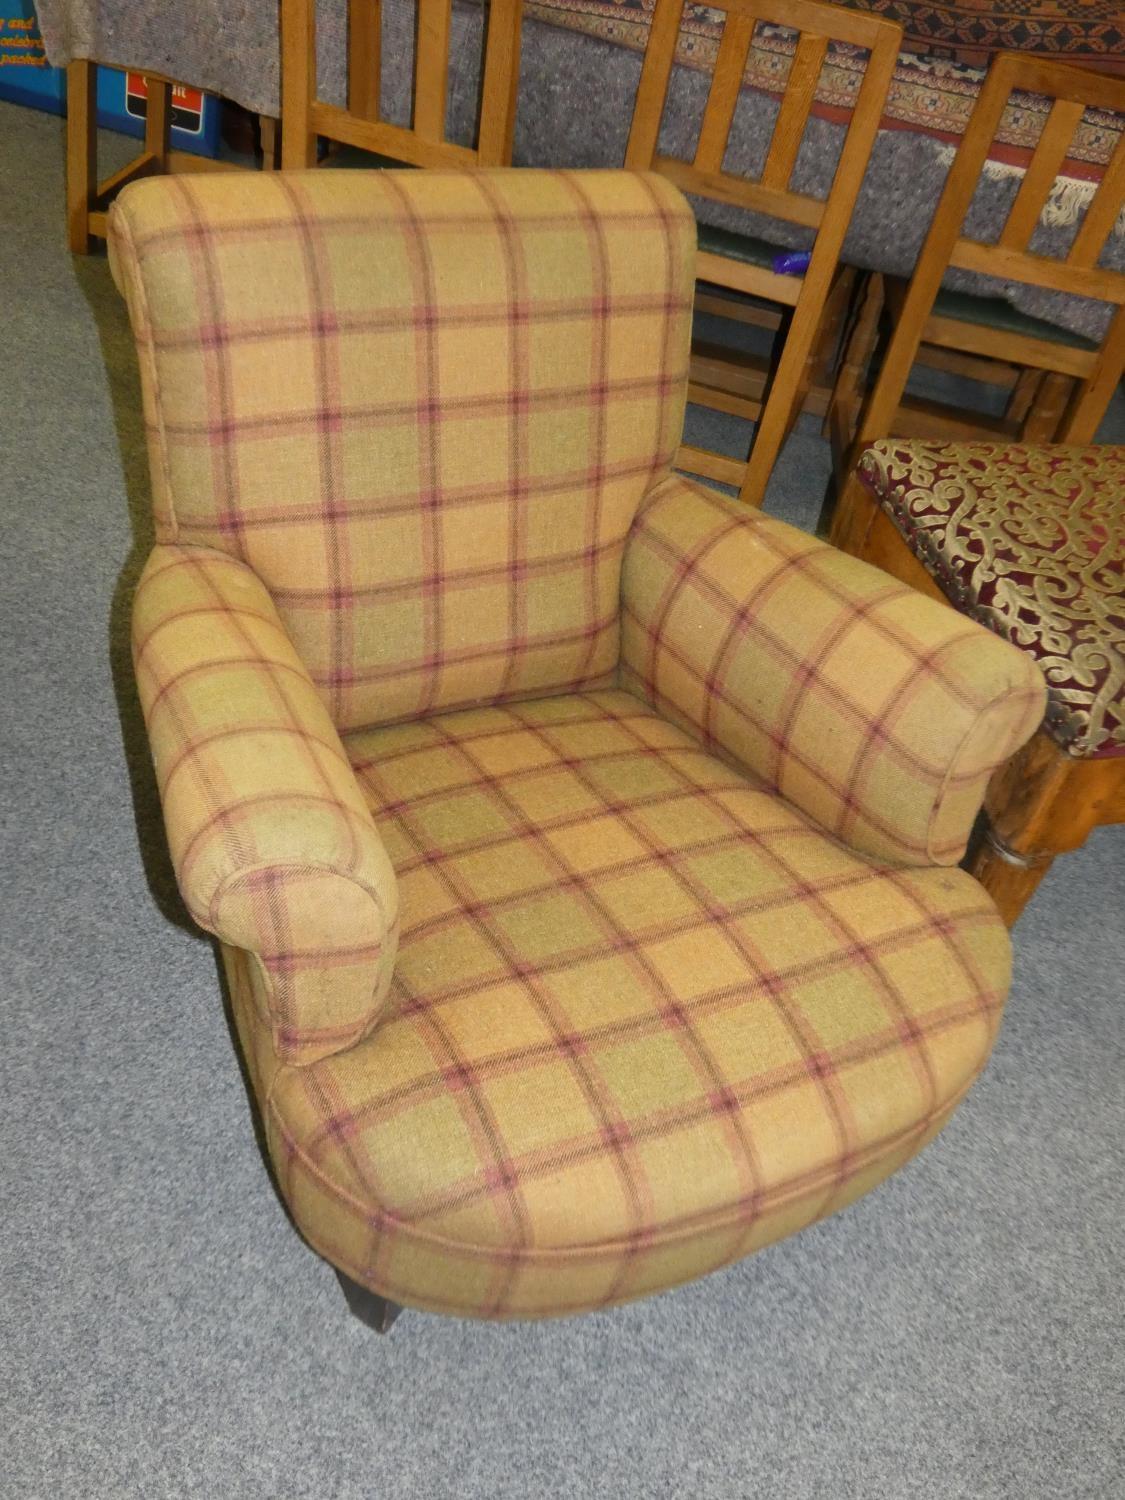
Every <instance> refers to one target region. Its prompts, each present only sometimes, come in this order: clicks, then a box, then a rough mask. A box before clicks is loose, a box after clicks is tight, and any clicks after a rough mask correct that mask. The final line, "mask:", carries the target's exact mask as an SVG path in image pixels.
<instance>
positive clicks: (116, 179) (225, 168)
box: [66, 57, 241, 255]
mask: <svg viewBox="0 0 1125 1500" xmlns="http://www.w3.org/2000/svg"><path fill="white" fill-rule="evenodd" d="M101 66H104V65H101ZM98 67H99V64H98V63H97V62H95V61H93V60H92V59H90V58H85V57H80V58H75V59H74V61H73V62H71V63H69V64H68V65H67V70H66V101H67V103H66V226H67V243H68V244H69V246H70V249H71V250H72V251H73V252H74V254H76V255H86V254H88V253H89V250H90V242H91V240H93V239H102V240H104V239H105V233H106V215H107V213H108V211H109V206H110V204H111V203H112V202H113V200H114V198H115V197H116V196H117V194H118V193H119V192H120V191H121V189H122V188H123V187H124V186H125V184H126V183H128V182H136V181H137V180H138V179H139V178H141V177H152V176H155V175H157V174H159V173H163V172H235V171H239V170H241V168H240V167H239V166H238V164H237V163H234V162H228V161H219V160H217V159H213V158H211V157H207V156H196V155H195V154H194V153H192V152H190V151H174V150H173V149H172V147H171V144H170V142H171V131H172V90H173V89H174V88H175V87H176V85H175V84H174V83H173V81H172V80H171V79H170V78H165V77H164V76H163V75H162V74H160V73H145V74H144V80H145V84H146V86H147V90H148V98H147V103H146V108H145V135H144V148H143V150H142V151H141V152H140V154H139V155H137V156H135V157H134V158H133V159H132V161H130V162H127V163H126V164H125V166H123V167H122V168H121V169H120V170H119V171H117V172H114V173H113V174H112V175H111V176H109V177H106V178H105V179H103V180H102V181H99V180H98V120H97V115H98V111H97V78H98Z"/></svg>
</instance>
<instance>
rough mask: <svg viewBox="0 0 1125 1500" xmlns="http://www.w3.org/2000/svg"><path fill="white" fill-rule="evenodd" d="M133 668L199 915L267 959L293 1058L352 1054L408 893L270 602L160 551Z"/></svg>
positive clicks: (245, 572) (206, 552) (205, 555)
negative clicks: (401, 897)
mask: <svg viewBox="0 0 1125 1500" xmlns="http://www.w3.org/2000/svg"><path fill="white" fill-rule="evenodd" d="M133 659H134V663H135V667H136V674H137V684H138V688H139V691H140V698H141V706H142V708H143V710H144V716H145V723H146V725H147V727H148V736H149V740H150V742H151V745H152V754H153V759H154V761H155V763H156V775H157V781H158V783H159V787H160V797H161V802H162V804H163V808H164V820H165V824H166V826H167V829H168V842H169V845H170V847H171V852H172V862H173V865H174V867H175V871H176V878H177V881H178V883H179V887H180V890H181V892H182V893H183V897H184V900H185V902H186V903H187V906H188V910H189V911H190V912H191V914H192V916H193V917H194V918H195V920H196V921H197V922H198V923H199V925H200V926H201V927H204V928H206V929H207V930H208V931H209V932H213V933H215V934H216V936H218V937H219V938H220V939H221V940H222V941H223V942H225V943H230V944H232V945H233V946H235V947H237V948H242V949H245V950H247V951H248V952H249V953H250V954H252V955H253V956H254V958H255V959H256V960H257V964H258V968H259V973H260V977H261V980H262V987H261V988H262V992H263V994H264V996H265V997H266V999H265V1005H266V1007H267V1008H268V1015H263V1016H262V1017H261V1019H262V1020H263V1021H265V1022H267V1023H268V1024H269V1025H270V1027H271V1028H272V1031H273V1040H274V1046H275V1048H276V1049H277V1052H278V1055H279V1056H280V1057H281V1058H283V1059H284V1060H285V1061H287V1062H295V1063H307V1062H312V1061H314V1060H315V1059H316V1058H318V1057H323V1056H325V1055H326V1054H327V1053H330V1052H337V1051H340V1050H341V1049H343V1048H345V1047H347V1046H350V1045H351V1043H352V1042H354V1041H356V1040H357V1039H358V1038H359V1037H360V1036H362V1035H363V1033H364V1032H365V1031H367V1030H368V1029H369V1027H370V1026H371V1025H372V1024H373V1023H374V1021H375V1020H376V1018H377V1017H378V1015H379V1013H380V1010H381V1008H382V1004H383V1000H384V998H385V995H386V991H387V987H388V985H389V983H390V979H391V972H392V969H393V966H394V957H395V950H396V945H397V937H398V925H397V914H398V893H397V885H396V881H395V875H394V871H393V869H392V867H391V864H390V861H389V859H388V858H387V854H386V852H385V850H384V849H383V846H382V843H381V842H380V840H379V836H378V834H377V833H376V831H375V825H374V823H373V822H372V819H371V814H370V812H369V811H368V809H367V807H366V805H365V803H364V800H363V796H362V793H361V792H360V789H359V786H358V784H357V782H356V779H355V777H354V775H353V774H352V770H351V767H350V765H349V764H348V760H347V756H346V755H345V753H344V749H343V746H342V745H341V743H340V738H339V735H338V734H337V733H336V730H335V727H334V726H333V724H332V721H331V719H330V718H329V716H328V712H327V710H326V709H325V707H324V704H323V703H322V701H321V699H320V697H319V696H318V694H317V692H316V689H315V688H314V687H313V684H312V682H311V681H310V679H309V675H308V673H307V672H306V670H305V668H304V666H303V665H302V663H301V661H300V659H299V657H298V656H297V653H296V651H295V650H294V649H293V646H292V645H291V643H290V641H289V638H288V636H287V635H286V633H285V630H284V627H283V626H282V624H281V621H280V620H279V618H278V615H277V611H276V610H275V608H274V605H273V601H272V600H271V599H270V597H269V595H268V593H267V592H266V590H265V588H264V586H263V585H262V583H261V582H260V581H259V580H258V578H257V577H256V576H255V575H254V574H253V573H252V572H251V571H250V569H249V568H247V567H246V566H245V565H244V564H243V563H241V562H239V561H238V560H237V559H236V558H233V557H228V556H225V555H224V554H222V553H219V552H213V551H211V550H210V549H208V548H206V547H180V546H158V547H156V548H155V549H154V551H153V553H152V556H151V557H150V558H149V561H148V563H147V565H146V567H145V570H144V572H143V574H142V575H141V579H140V583H139V585H138V587H137V594H136V599H135V602H134V607H133Z"/></svg>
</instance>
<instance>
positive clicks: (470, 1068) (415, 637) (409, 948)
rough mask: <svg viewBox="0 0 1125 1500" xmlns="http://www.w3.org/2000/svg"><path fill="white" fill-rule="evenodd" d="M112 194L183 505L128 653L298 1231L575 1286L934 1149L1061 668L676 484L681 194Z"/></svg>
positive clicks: (324, 189) (545, 1293)
mask: <svg viewBox="0 0 1125 1500" xmlns="http://www.w3.org/2000/svg"><path fill="white" fill-rule="evenodd" d="M376 179H378V180H376ZM564 202H565V203H569V204H570V205H571V212H572V214H573V221H567V220H566V217H565V215H564V214H563V211H562V208H561V207H560V205H561V204H563V203H564ZM453 225H455V226H456V236H454V235H453V230H452V229H451V226H453ZM576 225H577V226H578V227H577V229H576V228H575V226H576ZM110 227H111V234H112V236H113V245H114V259H115V266H116V269H117V274H118V275H119V277H120V278H121V280H122V282H123V283H124V285H125V287H126V289H127V293H128V298H129V305H130V309H131V313H132V316H133V318H134V321H135V325H136V329H137V333H138V342H139V346H140V352H141V361H142V364H141V368H142V378H143V381H144V388H145V401H146V410H147V412H148V417H149V423H150V433H151V441H152V460H153V467H154V474H155V488H156V493H157V505H158V521H159V526H160V537H161V539H160V541H159V543H158V545H157V546H156V548H155V549H154V552H153V555H152V558H151V559H150V561H149V564H148V566H147V568H146V570H145V572H144V575H143V577H142V581H141V584H140V587H139V589H138V592H137V598H136V603H135V610H134V648H135V659H136V669H137V683H138V689H139V692H140V698H141V703H142V707H143V709H144V714H145V720H146V724H147V727H148V733H149V737H150V741H151V745H152V751H153V757H154V761H155V765H156V772H157V778H158V783H159V787H160V793H161V798H162V802H163V807H164V813H165V819H166V822H167V827H168V836H169V843H170V847H171V851H172V858H173V862H174V865H175V869H176V874H177V878H178V881H179V884H180V888H181V890H182V891H183V893H184V897H185V900H186V901H187V904H188V907H189V909H190V910H191V912H192V913H193V915H194V916H195V918H196V920H197V921H198V922H199V923H200V924H201V925H202V926H204V927H206V928H207V929H208V930H210V931H211V932H213V933H214V934H215V935H216V936H217V937H218V938H219V940H220V942H221V944H222V950H223V955H224V960H225V963H226V965H227V972H228V974H229V976H230V980H231V1000H232V1008H233V1011H234V1017H235V1021H236V1024H237V1027H238V1032H239V1037H240V1040H241V1045H242V1048H243V1052H244V1054H245V1056H246V1059H247V1064H248V1069H249V1073H250V1076H251V1080H252V1084H253V1088H254V1092H255V1095H256V1097H257V1101H258V1104H259V1106H260V1109H261V1112H262V1116H263V1120H264V1125H265V1133H266V1139H267V1142H268V1147H269V1152H270V1156H271V1158H272V1161H273V1164H274V1166H275V1169H276V1173H277V1179H278V1182H279V1185H280V1188H281V1192H282V1194H283V1195H284V1197H285V1200H286V1203H287V1204H288V1206H289V1208H290V1210H291V1212H292V1216H293V1219H294V1221H295V1223H296V1224H297V1226H298V1227H299V1228H300V1230H301V1232H302V1233H303V1234H304V1235H305V1236H306V1238H307V1239H308V1240H309V1242H310V1243H311V1244H312V1245H314V1246H315V1247H316V1248H317V1249H319V1250H320V1251H321V1252H322V1253H323V1254H324V1255H325V1256H327V1257H328V1258H329V1259H330V1260H331V1261H333V1262H334V1263H335V1264H336V1265H337V1266H338V1267H341V1268H342V1269H343V1270H344V1271H346V1272H347V1273H348V1274H349V1275H350V1276H352V1277H353V1278H354V1279H355V1280H357V1281H359V1282H361V1283H363V1284H364V1285H366V1286H367V1287H369V1288H372V1289H374V1290H375V1291H377V1292H380V1293H382V1294H384V1295H387V1296H391V1297H394V1298H397V1299H400V1300H402V1301H405V1302H408V1303H410V1304H413V1305H417V1306H423V1307H430V1308H434V1309H436V1310H441V1311H446V1312H455V1313H459V1314H464V1315H468V1316H480V1317H517V1316H527V1317H530V1316H545V1315H550V1314H557V1313H566V1312H574V1311H578V1310H580V1309H583V1308H590V1307H599V1306H604V1305H607V1304H610V1303H614V1302H619V1301H623V1300H625V1299H627V1298H630V1297H636V1296H639V1295H642V1294H644V1293H646V1292H651V1291H656V1290H659V1289H661V1288H663V1287H667V1286H670V1285H673V1284H675V1283H677V1282H680V1281H683V1280H685V1279H687V1278H689V1277H691V1276H695V1275H699V1274H701V1273H703V1272H705V1271H708V1270H710V1269H712V1268H714V1267H715V1266H718V1265H721V1264H724V1263H726V1262H728V1261H730V1260H732V1259H733V1258H735V1257H737V1256H739V1255H743V1254H746V1253H747V1252H749V1251H750V1250H753V1249H755V1248H757V1247H758V1246H760V1245H764V1244H767V1243H769V1242H770V1241H771V1240H775V1239H777V1238H779V1237H780V1236H782V1235H784V1234H787V1233H789V1232H791V1231H792V1230H795V1229H798V1228H800V1227H801V1226H802V1225H804V1224H807V1223H809V1222H811V1221H812V1220H813V1219H816V1218H818V1217H821V1216H823V1215H824V1214H827V1213H830V1212H832V1211H834V1210H835V1209H838V1208H841V1207H843V1206H844V1205H845V1204H847V1203H849V1202H851V1201H852V1200H853V1199H855V1198H856V1197H858V1196H859V1195H860V1194H861V1193H863V1192H865V1191H866V1190H867V1189H868V1188H870V1187H872V1186H874V1185H875V1184H876V1183H877V1182H879V1181H880V1180H881V1179H882V1178H883V1177H885V1176H886V1175H887V1174H888V1173H889V1172H891V1171H893V1170H894V1169H895V1168H896V1167H897V1166H898V1165H900V1164H901V1163H902V1162H903V1161H905V1160H906V1159H907V1158H908V1157H909V1156H910V1155H911V1154H912V1153H913V1152H914V1151H916V1150H917V1149H918V1148H919V1146H921V1145H922V1144H923V1143H924V1142H925V1141H926V1140H928V1139H929V1138H930V1137H931V1136H932V1135H933V1134H934V1133H935V1132H936V1131H937V1130H938V1129H939V1128H940V1127H941V1125H942V1124H943V1122H944V1121H945V1120H946V1119H947V1118H948V1116H949V1114H950V1112H951V1111H952V1109H953V1108H954V1107H955V1106H956V1104H957V1102H958V1100H959V1099H960V1098H961V1096H962V1095H963V1093H964V1091H965V1090H966V1089H967V1088H968V1087H969V1086H970V1084H971V1082H972V1079H973V1078H974V1076H975V1075H976V1074H977V1072H978V1071H979V1070H980V1068H981V1067H982V1066H983V1064H984V1061H985V1059H986V1058H987V1056H988V1052H989V1048H990V1046H991V1043H992V1040H993V1038H994V1036H995V1033H996V1028H997V1024H998V1021H999V1017H1000V1013H1001V1009H1002V1006H1003V1002H1004V999H1005V997H1006V994H1007V990H1008V983H1009V945H1008V939H1007V935H1006V933H1005V931H1004V928H1003V926H1002V924H1001V922H1000V921H999V919H998V917H997V915H996V912H995V910H994V908H993V906H992V904H991V902H990V901H989V899H988V897H987V896H986V895H985V893H984V892H983V891H982V890H981V889H980V887H979V886H978V885H977V884H976V883H975V882H974V881H972V880H971V879H970V878H969V877H968V876H967V875H966V874H965V873H964V872H962V871H960V870H957V869H955V868H952V865H953V864H954V863H955V861H956V859H957V858H958V856H959V852H960V851H961V850H962V849H963V847H964V843H965V839H966V837H967V834H968V831H969V828H970V826H971V825H972V822H973V818H974V816H975V814H976V811H977V809H978V807H979V803H980V797H981V791H982V788H983V785H984V782H985V780H986V779H987V777H988V775H989V773H990V771H991V770H992V768H993V767H994V766H995V765H996V764H998V763H999V762H1000V761H1002V760H1003V759H1004V758H1005V757H1007V756H1008V755H1009V754H1010V753H1011V752H1012V750H1013V749H1014V748H1015V747H1016V746H1018V745H1019V744H1021V743H1022V742H1023V741H1024V740H1025V739H1026V738H1027V736H1028V735H1029V734H1030V733H1031V732H1032V730H1033V728H1034V726H1035V724H1036V722H1037V721H1038V718H1039V716H1040V715H1041V712H1042V704H1043V686H1042V680H1041V678H1040V676H1039V673H1038V671H1037V670H1036V669H1035V667H1034V666H1033V664H1032V663H1031V662H1030V661H1029V660H1028V658H1027V657H1026V656H1025V655H1024V654H1022V653H1021V652H1019V651H1016V650H1014V649H1013V648H1012V647H1011V646H1009V645H1007V644H1006V643H1004V642H1003V641H1000V640H998V639H996V637H995V636H992V635H990V634H989V633H988V632H987V631H984V630H981V629H980V628H979V627H978V626H976V625H974V624H972V623H971V622H967V621H965V620H961V619H959V618H958V617H957V616H956V615H955V614H954V613H953V612H952V611H950V610H948V609H946V608H945V607H944V606H943V605H941V604H938V603H936V602H934V601H932V600H926V599H923V598H920V597H918V596H917V595H915V594H913V593H912V592H911V591H910V590H908V589H905V588H903V587H901V586H899V585H896V584H892V583H889V582H888V581H887V579H886V578H885V577H883V576H882V575H881V574H879V573H877V572H876V571H874V570H872V569H870V568H868V567H866V566H865V565H863V564H862V563H858V562H856V561H854V560H852V559H849V558H846V557H844V556H842V555H841V554H837V553H834V552H833V551H832V549H830V548H828V547H826V546H825V545H824V544H823V543H820V542H818V541H816V540H815V539H814V538H811V537H808V536H805V535H803V534H801V533H799V532H796V531H794V530H793V529H792V528H790V527H787V526H784V525H782V524H780V523H779V522H777V521H773V520H770V519H769V518H768V517H765V516H762V515H759V514H753V515H747V514H745V513H742V512H739V511H738V509H737V508H736V507H734V506H732V505H731V504H730V503H729V502H727V501H726V500H724V499H722V498H721V497H717V496H713V495H711V494H710V492H708V491H707V490H705V489H703V488H701V487H700V486H697V485H692V484H686V483H684V482H683V481H681V480H679V479H677V478H675V477H673V476H672V475H671V474H670V473H669V462H670V457H671V454H672V452H673V451H674V449H675V446H676V442H677V439H678V436H679V433H678V423H679V417H680V413H681V412H682V408H683V402H684V395H685V387H686V370H687V338H688V318H687V306H688V303H689V301H690V289H691V285H692V279H693V277H692V273H693V266H692V255H691V241H692V234H693V229H692V221H691V216H690V213H689V212H688V210H687V207H686V204H685V203H684V202H683V200H681V199H680V198H679V196H678V195H677V194H676V193H675V192H674V190H672V189H670V188H668V187H667V186H666V185H665V184H662V183H659V182H658V181H655V180H653V181H650V180H647V179H641V178H636V177H634V176H632V175H629V174H579V175H568V174H564V175H563V176H561V177H560V176H556V175H554V174H540V173H531V172H523V173H512V174H499V173H498V174H474V175H472V176H470V175H464V176H462V175H458V176H457V177H455V178H454V177H452V176H445V175H443V174H440V173H430V172H417V173H404V174H393V173H382V174H373V176H372V178H371V179H370V180H368V179H367V178H365V177H364V176H363V175H361V174H354V173H349V174H347V175H346V177H345V176H344V174H340V175H339V176H337V177H333V175H332V174H331V173H321V174H317V175H315V176H314V177H310V178H304V177H300V176H297V177H292V178H288V179H286V180H285V181H284V182H279V181H277V180H270V179H268V178H263V179H260V180H257V181H251V180H248V179H246V178H243V177H240V178H239V179H238V180H237V181H236V182H228V181H225V180H223V179H221V178H216V179H214V180H205V179H195V180H190V179H179V180H176V179H161V180H157V181H153V182H148V183H143V184H139V185H138V186H136V187H134V188H130V189H127V190H126V192H125V193H124V194H123V195H122V197H121V198H120V199H119V200H118V204H117V206H116V207H115V208H114V210H113V214H112V218H111V226H110ZM453 237H456V238H457V241H458V244H459V246H460V249H459V251H458V253H457V254H454V253H453V252H452V250H451V248H450V243H451V239H452V238H453ZM263 266H268V270H269V275H268V278H265V277H263ZM404 327H405V328H406V329H407V330H408V335H407V336H408V341H409V342H410V345H411V348H412V351H413V352H412V354H410V355H409V356H408V355H407V354H406V353H405V352H404V349H403V332H402V330H403V328H404ZM462 334H463V335H464V337H461V336H460V335H462ZM384 349H386V351H387V352H386V358H385V359H384V358H383V353H384ZM290 376H291V378H288V377H290ZM467 414H471V416H467ZM462 418H466V422H465V424H464V425H463V426H462ZM473 444H477V445H482V446H484V447H487V448H488V451H484V452H479V453H478V452H474V453H466V452H464V451H462V449H463V447H464V445H473ZM466 698H469V699H471V700H472V703H471V705H470V706H463V705H464V700H465V699H466ZM459 705H462V706H459Z"/></svg>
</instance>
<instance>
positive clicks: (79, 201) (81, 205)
mask: <svg viewBox="0 0 1125 1500" xmlns="http://www.w3.org/2000/svg"><path fill="white" fill-rule="evenodd" d="M97 78H98V68H97V64H96V63H93V62H90V61H89V60H88V59H86V58H84V57H82V58H76V59H75V60H74V61H73V62H72V63H69V64H68V65H67V70H66V230H67V243H68V244H69V246H70V249H71V252H72V253H73V254H75V255H88V254H89V252H90V213H91V210H92V209H93V207H94V199H95V197H96V196H97V191H98V136H97V116H98V111H97V99H96V91H97Z"/></svg>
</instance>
